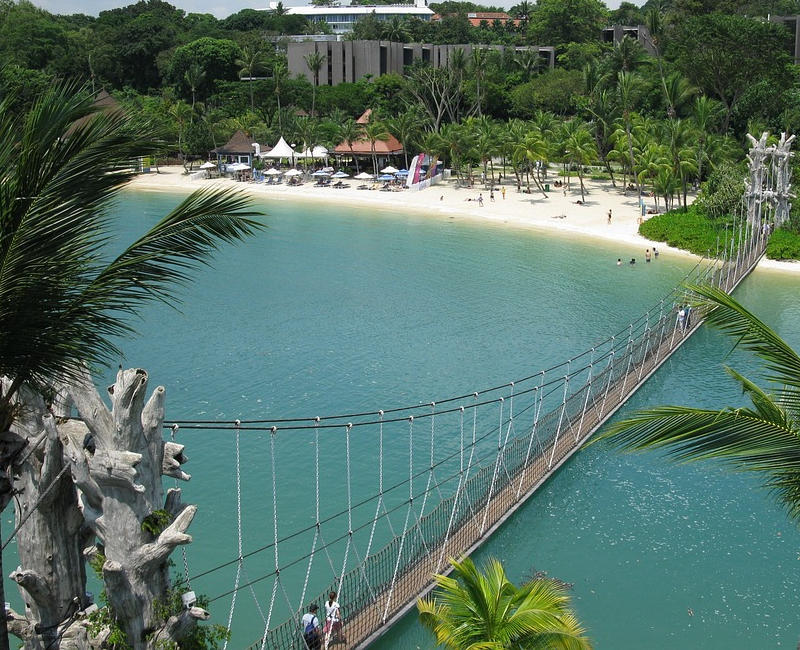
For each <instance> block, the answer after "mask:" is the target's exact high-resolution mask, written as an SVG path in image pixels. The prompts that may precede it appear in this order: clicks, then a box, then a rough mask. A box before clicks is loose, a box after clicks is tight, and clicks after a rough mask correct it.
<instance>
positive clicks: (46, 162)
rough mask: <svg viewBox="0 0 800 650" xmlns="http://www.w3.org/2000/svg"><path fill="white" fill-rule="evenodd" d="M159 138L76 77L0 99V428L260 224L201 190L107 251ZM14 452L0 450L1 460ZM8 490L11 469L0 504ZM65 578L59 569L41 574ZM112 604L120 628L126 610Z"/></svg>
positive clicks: (232, 199)
mask: <svg viewBox="0 0 800 650" xmlns="http://www.w3.org/2000/svg"><path fill="white" fill-rule="evenodd" d="M67 132H68V133H69V137H66V138H65V137H64V134H65V133H67ZM153 147H154V142H153V140H152V138H151V136H150V134H149V133H148V132H147V130H146V128H145V127H144V126H143V124H142V123H141V121H139V122H137V120H135V119H134V118H133V117H129V116H127V115H125V114H123V113H121V112H119V111H100V112H98V109H97V108H96V107H95V106H94V103H93V97H92V96H91V94H90V93H87V92H83V91H76V89H75V87H74V86H71V85H65V84H55V85H53V86H51V88H49V89H48V90H47V91H46V92H45V93H44V94H43V95H42V96H41V97H40V98H39V99H38V100H37V101H36V103H35V105H34V107H33V109H32V110H31V111H30V112H28V113H27V114H25V115H19V114H16V113H9V106H8V104H0V163H1V165H0V169H2V172H0V174H2V182H1V183H0V267H2V269H3V273H2V274H0V376H3V377H5V378H7V380H8V383H7V384H6V385H5V386H4V390H3V392H2V395H0V427H2V430H3V431H8V430H9V429H10V427H11V426H12V425H13V423H14V422H15V420H16V418H17V417H19V416H20V411H19V408H18V405H17V404H16V403H15V401H16V399H17V398H19V397H20V395H21V391H24V390H30V391H34V392H35V393H38V394H39V395H44V396H46V395H50V394H52V390H53V386H54V384H55V382H56V381H59V382H63V381H66V382H70V381H74V380H79V378H81V377H82V376H83V373H84V371H85V367H86V366H85V364H87V365H88V366H89V367H90V368H96V367H98V366H103V365H106V366H108V365H111V364H112V363H116V361H117V360H118V359H119V358H120V357H121V356H122V352H121V350H120V348H119V340H120V337H121V336H126V335H130V334H132V333H133V326H132V324H131V321H132V320H133V319H134V318H135V317H136V314H137V313H138V310H139V308H140V307H141V306H142V305H143V304H145V303H147V302H151V301H156V300H157V301H166V302H168V303H174V301H175V300H176V299H177V295H176V291H175V289H176V286H179V285H182V284H185V283H186V282H188V281H189V279H190V271H191V270H193V269H196V268H197V267H198V266H199V265H201V264H203V263H206V262H207V261H208V259H209V257H210V255H211V253H212V252H214V251H215V250H216V249H217V248H218V246H219V245H220V244H222V243H224V242H233V241H238V240H240V239H242V238H244V237H246V236H247V235H249V234H251V233H253V232H254V230H256V229H257V228H258V227H259V225H258V224H257V223H256V222H254V221H252V220H250V219H249V217H250V216H252V215H253V214H255V213H253V212H251V211H249V210H248V209H247V208H248V205H249V202H248V200H247V199H246V198H244V197H242V196H237V195H234V194H232V193H230V192H220V191H200V192H195V193H194V194H192V195H191V196H190V197H188V198H187V199H186V200H184V201H183V202H182V203H181V204H180V205H179V206H177V207H176V208H175V209H174V210H172V211H171V212H170V213H169V214H168V215H166V216H165V217H164V218H163V219H162V220H161V221H160V222H159V223H158V224H156V225H155V226H154V227H153V228H152V229H150V230H149V231H148V232H147V233H145V234H144V235H143V236H142V237H140V238H139V239H137V240H136V241H135V242H133V243H131V244H130V245H129V246H128V247H126V248H125V249H124V250H123V251H122V252H121V253H120V254H119V255H117V256H116V257H111V258H109V256H108V254H107V253H108V249H107V247H106V242H107V241H108V240H109V238H110V236H111V230H112V228H113V222H112V219H111V217H110V216H109V209H108V208H109V205H110V203H111V202H113V201H114V200H115V198H116V197H118V195H119V191H120V190H121V189H122V188H123V187H124V186H125V185H126V184H127V183H128V181H129V180H130V179H131V177H132V175H133V172H132V167H133V166H132V161H134V160H136V159H137V158H138V157H139V156H143V155H148V154H150V153H151V152H152V151H153ZM43 170H47V173H42V172H43ZM28 442H29V443H30V442H32V441H28ZM7 461H8V459H7V458H3V459H2V463H3V464H4V469H5V470H9V467H8V465H7ZM4 477H5V475H4ZM0 483H2V481H0ZM44 487H45V486H42V489H44ZM72 494H73V495H74V491H73V492H72ZM10 498H11V491H10V485H9V484H8V482H7V480H6V482H5V483H4V484H2V485H0V500H1V501H0V505H2V506H3V507H5V505H6V504H7V503H8V500H9V499H10ZM35 498H36V495H31V494H27V495H25V499H26V500H27V499H31V500H33V499H35ZM75 498H76V497H75ZM74 507H75V508H76V509H77V501H75V502H74ZM42 544H43V545H46V542H45V540H42ZM58 546H59V545H58V544H57V543H54V544H53V546H52V547H56V548H58ZM36 552H37V549H34V548H25V549H23V548H20V555H21V562H23V564H26V560H25V559H23V558H22V555H23V554H24V553H36ZM75 553H77V554H78V555H80V550H79V549H77V548H76V549H75ZM81 563H82V557H78V558H69V559H67V558H64V557H62V558H59V562H58V563H57V564H56V565H52V566H54V567H62V568H63V567H65V566H66V565H68V564H72V565H80V564H81ZM48 566H50V565H48ZM54 570H55V569H54ZM62 578H64V577H63V576H59V575H58V574H57V573H54V574H52V575H50V576H43V578H42V579H43V580H44V581H46V580H53V581H55V582H56V583H57V582H58V581H59V580H61V579H62ZM39 588H41V589H45V588H46V586H45V585H39ZM75 593H76V592H75V591H72V592H71V594H72V595H70V596H69V599H68V601H67V602H66V603H53V608H54V610H56V613H53V614H52V615H53V616H55V618H54V619H52V618H51V620H56V621H61V620H62V619H63V612H64V611H66V609H67V608H68V607H71V606H72V598H74V595H75ZM37 607H38V604H37ZM139 614H140V613H139V612H137V613H136V615H137V616H138V615H139ZM117 615H118V616H119V617H120V624H121V625H122V626H123V628H124V627H125V620H126V619H125V616H126V614H125V613H123V612H118V613H117Z"/></svg>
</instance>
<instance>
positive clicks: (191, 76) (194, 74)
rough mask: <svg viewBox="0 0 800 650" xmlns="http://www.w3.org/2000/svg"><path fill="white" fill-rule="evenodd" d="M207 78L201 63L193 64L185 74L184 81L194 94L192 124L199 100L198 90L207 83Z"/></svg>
mask: <svg viewBox="0 0 800 650" xmlns="http://www.w3.org/2000/svg"><path fill="white" fill-rule="evenodd" d="M205 78H206V72H205V70H203V68H202V66H201V65H200V64H199V63H193V64H192V65H190V66H189V69H188V70H186V72H184V73H183V79H184V81H186V85H187V86H189V90H191V92H192V122H194V105H195V100H196V99H197V89H198V88H199V87H200V84H202V83H203V82H204V81H205Z"/></svg>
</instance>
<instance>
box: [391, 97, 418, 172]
mask: <svg viewBox="0 0 800 650" xmlns="http://www.w3.org/2000/svg"><path fill="white" fill-rule="evenodd" d="M423 122H424V118H423V117H422V116H421V115H420V114H419V111H418V110H414V109H413V108H412V109H409V110H407V111H405V112H404V113H400V115H398V116H397V117H395V118H393V119H391V120H388V121H387V122H386V127H387V128H388V129H389V133H391V134H392V135H393V136H394V137H396V138H397V139H398V140H399V141H400V143H401V144H402V145H403V155H404V156H405V162H406V169H408V149H409V147H410V146H411V143H412V141H413V140H414V137H415V136H416V135H418V134H419V133H420V132H421V131H422V123H423Z"/></svg>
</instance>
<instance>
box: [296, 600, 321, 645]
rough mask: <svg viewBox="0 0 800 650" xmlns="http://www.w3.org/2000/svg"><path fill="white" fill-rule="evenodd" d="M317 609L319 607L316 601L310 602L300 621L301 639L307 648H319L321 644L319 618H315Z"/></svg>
mask: <svg viewBox="0 0 800 650" xmlns="http://www.w3.org/2000/svg"><path fill="white" fill-rule="evenodd" d="M318 609H319V607H318V606H317V604H316V603H311V605H309V607H308V612H306V613H305V614H303V618H302V620H301V622H300V626H301V627H302V629H303V641H304V642H305V645H306V647H307V648H308V650H319V648H320V645H321V643H320V642H321V639H320V636H319V619H318V618H317V610H318Z"/></svg>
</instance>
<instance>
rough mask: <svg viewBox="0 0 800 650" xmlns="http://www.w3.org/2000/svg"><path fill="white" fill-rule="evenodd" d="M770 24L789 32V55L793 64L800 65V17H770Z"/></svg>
mask: <svg viewBox="0 0 800 650" xmlns="http://www.w3.org/2000/svg"><path fill="white" fill-rule="evenodd" d="M769 20H770V22H773V23H780V24H781V25H783V26H784V27H785V28H786V29H788V30H789V34H790V35H791V37H792V41H791V48H790V49H789V53H790V54H791V55H792V56H793V57H794V62H795V63H800V16H770V17H769Z"/></svg>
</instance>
